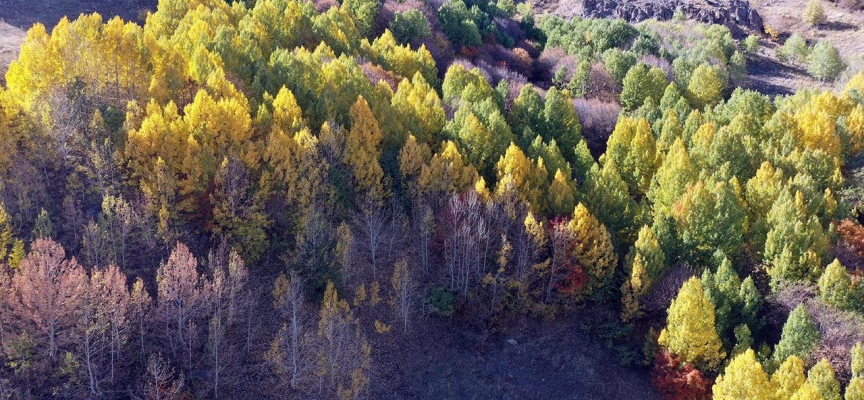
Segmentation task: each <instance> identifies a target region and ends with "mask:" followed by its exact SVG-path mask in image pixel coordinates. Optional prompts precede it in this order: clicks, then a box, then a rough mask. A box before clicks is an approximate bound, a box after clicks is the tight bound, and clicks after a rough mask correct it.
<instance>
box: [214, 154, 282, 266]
mask: <svg viewBox="0 0 864 400" xmlns="http://www.w3.org/2000/svg"><path fill="white" fill-rule="evenodd" d="M214 185H215V186H216V188H215V190H214V192H213V198H212V202H213V204H214V206H213V223H214V225H215V226H214V228H213V231H214V233H216V234H217V235H220V236H222V237H224V238H225V239H227V240H228V242H229V243H231V244H232V245H234V246H236V247H237V248H238V249H239V251H240V253H241V254H243V257H244V258H245V259H247V260H249V261H250V262H253V263H254V262H256V261H258V257H260V256H261V254H262V253H263V252H264V251H265V250H266V249H267V247H268V245H269V242H268V240H267V234H266V233H265V232H264V229H265V228H267V227H268V226H269V222H270V221H269V220H268V218H267V215H266V214H265V213H264V211H263V208H264V206H263V204H262V200H263V199H262V198H261V196H259V195H258V194H257V193H255V192H254V189H253V185H252V182H251V181H250V177H249V172H248V171H247V169H246V167H245V166H244V165H243V163H242V162H241V161H240V160H238V159H236V158H234V157H232V158H230V159H228V158H226V159H224V160H223V161H222V164H221V165H220V166H219V169H218V170H217V171H216V178H215V179H214Z"/></svg>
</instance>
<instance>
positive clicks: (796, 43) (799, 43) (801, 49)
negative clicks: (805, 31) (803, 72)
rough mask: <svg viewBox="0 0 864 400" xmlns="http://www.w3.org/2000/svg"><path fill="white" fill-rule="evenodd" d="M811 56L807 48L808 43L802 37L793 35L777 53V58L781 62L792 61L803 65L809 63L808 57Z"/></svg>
mask: <svg viewBox="0 0 864 400" xmlns="http://www.w3.org/2000/svg"><path fill="white" fill-rule="evenodd" d="M809 54H810V49H808V48H807V41H806V40H804V38H803V37H801V35H799V34H797V33H793V34H792V36H789V38H788V39H786V43H783V46H781V47H780V49H779V50H778V52H777V56H778V57H779V58H780V60H781V61H791V62H793V63H803V62H805V61H807V56H808V55H809Z"/></svg>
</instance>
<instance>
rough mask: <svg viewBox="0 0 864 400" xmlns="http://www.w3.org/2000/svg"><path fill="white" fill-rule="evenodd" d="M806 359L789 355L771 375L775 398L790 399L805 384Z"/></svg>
mask: <svg viewBox="0 0 864 400" xmlns="http://www.w3.org/2000/svg"><path fill="white" fill-rule="evenodd" d="M806 380H807V377H806V376H805V375H804V361H802V360H801V359H800V358H798V356H794V355H793V356H789V357H788V358H787V359H786V360H785V361H783V364H780V367H779V368H777V370H776V371H774V373H773V374H772V375H771V385H772V386H774V390H775V392H774V398H775V399H778V400H779V399H789V398H791V397H792V396H793V395H794V394H795V392H797V391H798V389H799V388H800V387H801V385H803V384H804V382H805V381H806Z"/></svg>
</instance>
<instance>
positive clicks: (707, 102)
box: [687, 64, 726, 110]
mask: <svg viewBox="0 0 864 400" xmlns="http://www.w3.org/2000/svg"><path fill="white" fill-rule="evenodd" d="M725 89H726V79H725V78H724V77H723V75H722V71H721V70H720V68H719V67H715V66H710V65H707V64H702V65H700V66H698V67H696V69H695V70H694V71H693V75H691V76H690V83H688V84H687V94H688V95H689V97H690V102H691V103H692V104H693V105H694V106H695V108H697V109H700V110H701V109H703V108H705V107H706V106H711V107H713V106H714V105H715V104H717V102H719V101H720V100H721V99H722V96H723V91H724V90H725Z"/></svg>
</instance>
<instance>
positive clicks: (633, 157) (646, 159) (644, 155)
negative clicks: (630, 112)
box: [600, 117, 660, 196]
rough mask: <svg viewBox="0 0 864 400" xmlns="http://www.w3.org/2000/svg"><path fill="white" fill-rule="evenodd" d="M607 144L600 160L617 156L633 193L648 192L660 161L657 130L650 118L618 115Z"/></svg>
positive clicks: (616, 162) (615, 159) (603, 160)
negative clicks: (619, 116)
mask: <svg viewBox="0 0 864 400" xmlns="http://www.w3.org/2000/svg"><path fill="white" fill-rule="evenodd" d="M606 146H607V147H606V153H605V154H604V155H603V156H602V157H601V158H600V162H601V163H604V162H605V160H610V159H611V160H614V161H615V165H617V166H618V170H619V172H620V173H621V177H622V178H624V181H625V182H627V186H628V187H629V188H630V193H632V194H633V195H637V196H639V195H642V194H644V193H645V192H647V191H648V188H649V186H650V184H651V178H653V177H654V172H656V171H657V168H658V167H659V164H660V155H659V153H658V152H657V144H656V142H655V139H654V133H653V132H652V131H651V125H649V124H648V121H647V120H646V119H645V118H640V119H638V120H636V119H633V118H628V117H624V118H621V119H619V120H618V124H617V125H616V126H615V131H613V132H612V135H611V136H610V137H609V141H608V142H607V144H606Z"/></svg>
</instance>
